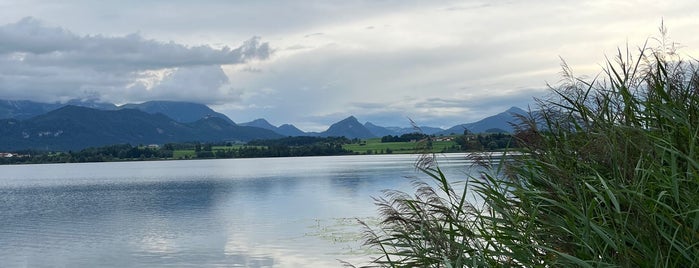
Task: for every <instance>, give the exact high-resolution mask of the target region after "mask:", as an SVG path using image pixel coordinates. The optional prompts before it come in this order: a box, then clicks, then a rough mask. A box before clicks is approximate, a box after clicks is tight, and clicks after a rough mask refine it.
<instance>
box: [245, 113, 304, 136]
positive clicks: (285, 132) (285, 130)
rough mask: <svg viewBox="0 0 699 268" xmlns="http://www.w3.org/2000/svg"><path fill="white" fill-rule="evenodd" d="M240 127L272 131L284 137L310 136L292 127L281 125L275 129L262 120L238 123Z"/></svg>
mask: <svg viewBox="0 0 699 268" xmlns="http://www.w3.org/2000/svg"><path fill="white" fill-rule="evenodd" d="M240 125H241V126H249V127H259V128H263V129H268V130H271V131H274V132H276V133H277V134H279V135H282V136H285V137H298V136H310V134H308V133H306V132H303V131H301V130H300V129H298V128H297V127H295V126H294V125H291V124H283V125H281V126H279V127H276V126H274V125H272V124H270V123H269V122H268V121H267V120H265V119H264V118H259V119H255V120H253V121H250V122H245V123H240Z"/></svg>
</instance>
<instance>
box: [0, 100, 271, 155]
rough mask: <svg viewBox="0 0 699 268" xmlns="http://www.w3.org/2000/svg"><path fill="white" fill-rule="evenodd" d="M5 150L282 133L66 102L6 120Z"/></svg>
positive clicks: (1, 131)
mask: <svg viewBox="0 0 699 268" xmlns="http://www.w3.org/2000/svg"><path fill="white" fill-rule="evenodd" d="M0 126H2V127H0V136H2V137H3V138H2V139H0V150H20V149H40V150H78V149H82V148H86V147H91V146H103V145H110V144H123V143H130V144H151V143H158V144H162V143H167V142H183V141H202V142H206V141H212V142H213V141H228V140H240V141H249V140H252V139H257V138H260V139H273V138H280V137H281V136H280V135H278V134H276V133H274V132H272V131H269V130H265V129H260V128H255V127H243V126H237V125H234V124H231V123H229V122H228V121H226V120H225V119H222V118H217V117H209V118H204V119H200V120H198V121H195V122H192V123H180V122H177V121H175V120H173V119H171V118H169V117H167V116H165V115H163V114H150V113H146V112H143V111H140V110H135V109H120V110H115V111H104V110H97V109H91V108H85V107H78V106H72V105H69V106H65V107H62V108H59V109H57V110H54V111H51V112H48V113H46V114H43V115H39V116H36V117H33V118H30V119H27V120H23V121H20V120H16V119H4V120H0Z"/></svg>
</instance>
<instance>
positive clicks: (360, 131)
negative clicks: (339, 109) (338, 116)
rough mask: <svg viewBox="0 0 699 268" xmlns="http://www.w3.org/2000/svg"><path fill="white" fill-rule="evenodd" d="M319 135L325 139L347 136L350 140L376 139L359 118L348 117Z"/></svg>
mask: <svg viewBox="0 0 699 268" xmlns="http://www.w3.org/2000/svg"><path fill="white" fill-rule="evenodd" d="M319 135H320V136H323V137H340V136H345V137H347V138H350V139H354V138H359V139H367V138H374V137H376V135H374V134H372V133H371V131H369V129H367V128H366V127H364V125H362V124H361V123H359V121H357V118H355V117H354V116H350V117H347V118H345V119H343V120H342V121H340V122H337V123H335V124H332V125H331V126H330V127H329V128H328V130H326V131H323V132H321V133H320V134H319Z"/></svg>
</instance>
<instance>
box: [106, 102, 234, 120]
mask: <svg viewBox="0 0 699 268" xmlns="http://www.w3.org/2000/svg"><path fill="white" fill-rule="evenodd" d="M119 109H138V110H141V111H144V112H147V113H150V114H156V113H161V114H164V115H166V116H167V117H170V118H172V119H174V120H175V121H177V122H180V123H192V122H195V121H197V120H200V119H202V118H207V117H218V118H222V119H224V120H226V121H228V122H229V123H231V124H235V122H233V120H231V119H230V118H228V116H226V115H224V114H222V113H219V112H216V111H214V110H212V109H211V108H209V107H208V106H206V105H204V104H199V103H193V102H181V101H147V102H144V103H139V104H132V103H130V104H124V105H122V106H119Z"/></svg>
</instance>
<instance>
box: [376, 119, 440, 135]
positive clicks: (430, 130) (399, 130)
mask: <svg viewBox="0 0 699 268" xmlns="http://www.w3.org/2000/svg"><path fill="white" fill-rule="evenodd" d="M364 127H366V128H367V129H368V130H369V131H371V133H372V134H374V135H375V136H377V137H383V136H387V135H393V136H400V135H403V134H409V133H415V132H422V133H425V134H427V135H432V134H435V133H438V132H440V131H444V129H441V128H436V127H428V126H420V129H415V128H413V127H382V126H378V125H374V124H372V123H370V122H366V123H364Z"/></svg>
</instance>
